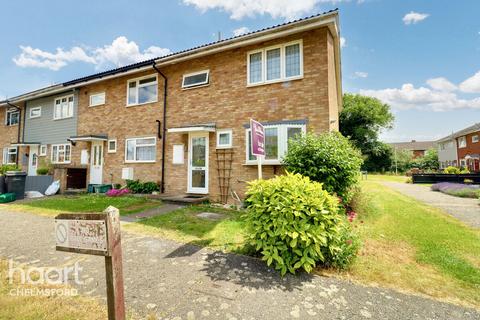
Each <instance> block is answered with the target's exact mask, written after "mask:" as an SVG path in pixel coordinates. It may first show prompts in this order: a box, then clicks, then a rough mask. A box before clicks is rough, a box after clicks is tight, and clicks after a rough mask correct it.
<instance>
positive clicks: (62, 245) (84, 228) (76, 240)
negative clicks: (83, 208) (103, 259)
mask: <svg viewBox="0 0 480 320" xmlns="http://www.w3.org/2000/svg"><path fill="white" fill-rule="evenodd" d="M55 240H56V248H57V250H58V251H66V252H74V253H83V254H93V255H100V256H109V255H110V253H109V246H108V233H107V215H106V214H95V213H82V214H61V215H59V216H57V217H56V218H55Z"/></svg>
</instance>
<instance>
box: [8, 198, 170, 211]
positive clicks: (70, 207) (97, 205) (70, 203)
mask: <svg viewBox="0 0 480 320" xmlns="http://www.w3.org/2000/svg"><path fill="white" fill-rule="evenodd" d="M110 205H111V206H114V207H116V208H118V209H119V210H120V214H121V215H128V214H132V213H138V212H142V211H144V210H147V209H150V208H154V207H158V206H160V205H161V202H160V201H159V200H152V199H148V198H146V197H136V196H123V197H107V196H105V195H97V194H83V195H73V196H54V197H52V198H45V199H36V200H31V201H26V202H22V203H12V204H7V205H4V206H5V207H6V208H8V209H9V210H11V209H13V210H17V211H28V212H33V213H37V214H41V215H47V216H55V215H57V214H59V213H70V212H102V211H103V210H105V209H106V208H107V207H108V206H110Z"/></svg>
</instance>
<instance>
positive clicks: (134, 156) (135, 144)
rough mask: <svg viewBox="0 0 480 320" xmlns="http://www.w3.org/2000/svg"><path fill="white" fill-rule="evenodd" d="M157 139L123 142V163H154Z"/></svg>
mask: <svg viewBox="0 0 480 320" xmlns="http://www.w3.org/2000/svg"><path fill="white" fill-rule="evenodd" d="M156 153H157V138H155V137H147V138H130V139H126V140H125V162H127V163H131V162H155V159H156Z"/></svg>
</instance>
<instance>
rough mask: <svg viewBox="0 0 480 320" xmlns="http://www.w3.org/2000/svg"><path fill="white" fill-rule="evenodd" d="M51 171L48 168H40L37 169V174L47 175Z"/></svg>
mask: <svg viewBox="0 0 480 320" xmlns="http://www.w3.org/2000/svg"><path fill="white" fill-rule="evenodd" d="M49 171H50V169H48V168H38V169H37V174H38V175H39V176H46V175H47V174H48V172H49Z"/></svg>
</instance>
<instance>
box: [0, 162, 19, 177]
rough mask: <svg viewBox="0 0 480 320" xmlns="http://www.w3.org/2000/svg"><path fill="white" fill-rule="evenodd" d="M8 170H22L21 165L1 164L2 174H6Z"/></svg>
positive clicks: (0, 173)
mask: <svg viewBox="0 0 480 320" xmlns="http://www.w3.org/2000/svg"><path fill="white" fill-rule="evenodd" d="M7 171H20V167H19V166H17V165H16V164H4V165H2V166H0V175H4V174H5V172H7Z"/></svg>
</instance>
